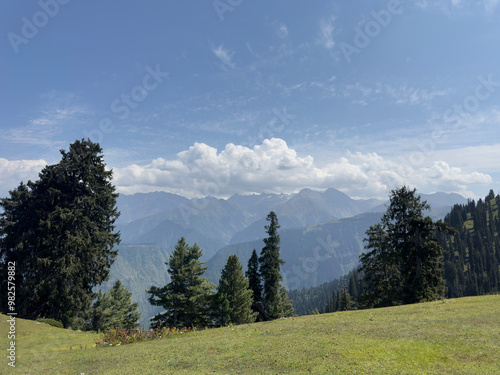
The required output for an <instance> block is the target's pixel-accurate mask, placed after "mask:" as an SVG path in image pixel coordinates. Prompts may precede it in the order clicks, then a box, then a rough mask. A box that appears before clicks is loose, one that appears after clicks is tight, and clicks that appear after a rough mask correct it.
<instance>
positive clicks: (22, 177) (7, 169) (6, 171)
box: [0, 158, 47, 197]
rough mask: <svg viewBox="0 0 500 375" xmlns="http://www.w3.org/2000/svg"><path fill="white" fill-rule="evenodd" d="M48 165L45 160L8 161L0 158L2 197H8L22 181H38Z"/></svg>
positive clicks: (0, 191)
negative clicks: (39, 175) (40, 173)
mask: <svg viewBox="0 0 500 375" xmlns="http://www.w3.org/2000/svg"><path fill="white" fill-rule="evenodd" d="M46 165H47V162H46V161H45V160H7V159H3V158H0V196H1V197H6V196H7V195H8V193H9V190H12V189H14V188H16V187H17V186H18V185H19V184H20V183H21V181H23V182H24V183H26V182H28V180H32V181H34V180H36V179H38V173H39V172H40V171H41V170H42V169H43V167H45V166H46Z"/></svg>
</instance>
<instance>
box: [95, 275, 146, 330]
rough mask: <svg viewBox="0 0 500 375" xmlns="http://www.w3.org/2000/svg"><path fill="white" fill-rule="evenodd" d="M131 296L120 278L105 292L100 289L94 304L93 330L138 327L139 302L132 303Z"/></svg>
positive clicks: (139, 315)
mask: <svg viewBox="0 0 500 375" xmlns="http://www.w3.org/2000/svg"><path fill="white" fill-rule="evenodd" d="M131 297H132V293H130V292H129V291H128V290H127V289H125V288H124V287H123V285H122V283H121V281H120V280H117V281H116V282H115V284H114V285H113V287H112V288H111V290H109V291H107V292H105V293H102V291H101V290H99V292H98V294H97V300H96V301H95V302H94V305H93V314H92V315H93V316H92V330H94V331H98V332H99V331H100V332H106V331H109V330H110V329H112V328H125V329H133V328H137V327H138V326H139V323H138V322H137V321H138V320H139V318H140V317H141V313H140V312H138V311H137V308H138V307H139V304H138V303H132V300H131Z"/></svg>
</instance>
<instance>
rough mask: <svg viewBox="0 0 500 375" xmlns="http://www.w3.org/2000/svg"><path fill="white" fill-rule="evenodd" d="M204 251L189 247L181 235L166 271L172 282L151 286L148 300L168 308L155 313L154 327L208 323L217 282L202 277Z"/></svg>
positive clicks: (203, 271) (189, 325)
mask: <svg viewBox="0 0 500 375" xmlns="http://www.w3.org/2000/svg"><path fill="white" fill-rule="evenodd" d="M201 255H202V251H201V249H200V248H199V246H198V245H197V244H196V243H195V244H194V245H193V246H189V245H188V244H187V243H186V240H185V239H184V237H182V238H181V239H180V240H179V241H178V242H177V245H176V246H175V249H174V251H173V253H172V255H171V256H170V258H169V261H168V263H167V262H166V264H167V265H168V266H169V268H168V269H167V272H168V273H169V274H170V282H169V283H168V284H167V285H165V286H163V287H161V288H158V287H156V286H152V287H151V288H150V289H149V290H147V291H146V292H147V293H149V294H151V296H150V297H149V302H150V303H151V304H152V305H154V306H162V307H163V308H164V309H165V311H164V312H162V313H160V314H158V315H156V316H155V317H154V318H153V319H152V322H151V327H152V328H155V327H159V326H170V327H205V326H206V325H207V324H208V322H209V315H210V300H211V298H212V295H213V289H214V287H215V285H214V284H212V283H210V282H209V281H208V280H207V279H206V278H204V277H202V276H203V273H205V270H206V269H207V267H204V266H203V264H204V263H205V262H201V261H200V260H199V259H200V257H201Z"/></svg>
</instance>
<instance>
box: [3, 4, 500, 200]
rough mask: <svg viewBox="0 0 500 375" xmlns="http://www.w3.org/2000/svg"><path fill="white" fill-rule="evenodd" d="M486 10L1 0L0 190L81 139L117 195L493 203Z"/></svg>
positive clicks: (494, 41) (495, 31)
mask: <svg viewBox="0 0 500 375" xmlns="http://www.w3.org/2000/svg"><path fill="white" fill-rule="evenodd" d="M499 21H500V0H486V1H467V0H451V1H450V0H439V1H432V0H420V1H412V2H409V1H397V0H389V1H351V2H346V1H323V0H318V1H314V2H312V1H298V0H296V1H290V0H288V1H285V0H277V1H249V0H215V1H213V0H211V1H190V2H181V1H175V2H174V1H159V0H158V1H153V0H151V1H145V2H139V1H120V2H111V1H104V2H103V1H100V2H98V1H85V2H84V1H77V0H71V1H69V0H64V1H63V0H41V1H18V2H7V3H5V4H4V5H3V12H2V13H1V15H0V30H1V32H0V35H1V36H2V42H1V43H0V195H1V196H5V195H6V194H7V192H8V190H9V189H12V188H14V187H15V186H17V185H18V184H19V182H20V181H26V180H27V179H36V178H37V173H38V172H39V171H40V169H41V168H42V167H43V166H44V165H46V164H47V163H48V164H52V163H56V162H58V160H59V158H60V154H59V149H61V148H64V149H67V148H68V145H69V144H70V143H72V142H73V141H74V140H75V139H81V138H87V137H89V138H90V139H92V140H93V141H98V142H99V143H100V144H101V146H102V147H103V150H104V157H105V162H106V163H107V165H108V166H109V167H110V168H113V170H114V176H115V180H114V182H115V184H116V185H117V187H118V191H120V192H122V193H135V192H149V191H156V190H164V191H170V192H173V193H179V194H183V195H186V196H189V197H192V196H203V195H215V196H220V197H227V196H230V195H231V194H234V193H242V194H247V193H260V192H274V193H281V192H283V193H291V192H294V191H298V190H299V189H301V188H304V187H309V188H313V189H324V188H327V187H334V188H337V189H340V190H342V191H344V192H346V193H347V194H349V195H351V196H353V197H359V198H367V197H378V198H385V197H387V194H388V193H389V191H390V189H394V188H396V187H398V186H401V185H403V184H407V185H410V186H413V187H416V188H418V189H419V191H421V192H425V193H430V192H434V191H445V192H458V193H461V194H463V195H465V196H467V197H484V196H485V195H486V194H487V193H488V191H489V189H494V190H495V192H497V193H498V192H500V163H499V160H500V137H499V134H500V132H499V125H500V64H499V60H500V48H498V46H500V22H499Z"/></svg>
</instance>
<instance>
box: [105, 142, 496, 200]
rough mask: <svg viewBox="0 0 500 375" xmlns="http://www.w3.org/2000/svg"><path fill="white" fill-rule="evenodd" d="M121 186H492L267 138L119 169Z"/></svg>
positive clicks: (367, 189)
mask: <svg viewBox="0 0 500 375" xmlns="http://www.w3.org/2000/svg"><path fill="white" fill-rule="evenodd" d="M114 176H115V184H116V185H117V186H118V190H119V191H120V192H122V193H125V194H132V193H136V192H148V191H157V190H164V191H169V192H172V193H177V194H181V195H184V196H187V197H195V196H198V197H199V196H206V195H213V196H218V197H228V196H230V195H232V194H234V193H240V194H249V193H262V192H272V193H293V192H297V191H298V190H300V189H302V188H305V187H309V188H316V189H325V188H329V187H333V188H337V189H339V190H342V191H344V192H346V193H347V194H349V195H350V196H352V197H363V198H369V197H378V198H385V197H387V194H388V192H389V191H390V190H391V189H394V188H396V187H398V186H401V185H409V186H412V187H416V188H418V189H419V190H428V191H436V190H440V191H445V192H451V191H455V192H465V191H467V190H466V189H467V188H468V187H469V186H470V185H472V184H490V183H491V182H492V179H491V177H490V176H489V175H487V174H484V173H481V172H477V171H472V172H471V171H464V170H462V169H461V168H458V167H454V166H450V165H449V164H448V163H446V162H444V161H435V162H433V163H431V164H430V165H425V166H412V165H411V163H405V162H402V161H394V160H389V159H385V158H383V157H382V156H380V155H378V154H376V153H360V152H357V153H347V154H346V155H345V156H344V157H342V158H340V159H338V160H335V161H332V162H331V163H328V164H326V165H322V166H320V165H317V163H315V161H314V159H313V157H312V156H304V157H302V156H299V155H298V154H297V152H296V151H295V150H294V149H292V148H290V147H289V146H288V145H287V144H286V142H285V141H284V140H282V139H278V138H273V139H267V140H265V141H264V142H263V143H262V144H260V145H256V146H254V147H253V148H249V147H244V146H240V145H234V144H232V143H230V144H228V145H226V146H225V148H224V149H223V150H222V151H220V152H218V150H217V149H215V148H213V147H211V146H209V145H206V144H204V143H195V144H194V145H193V146H191V147H190V148H189V149H188V150H186V151H182V152H180V153H178V154H177V158H175V159H173V160H166V159H163V158H158V159H155V160H153V161H152V162H151V163H149V164H147V165H136V164H134V165H130V166H127V167H125V168H115V169H114Z"/></svg>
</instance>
